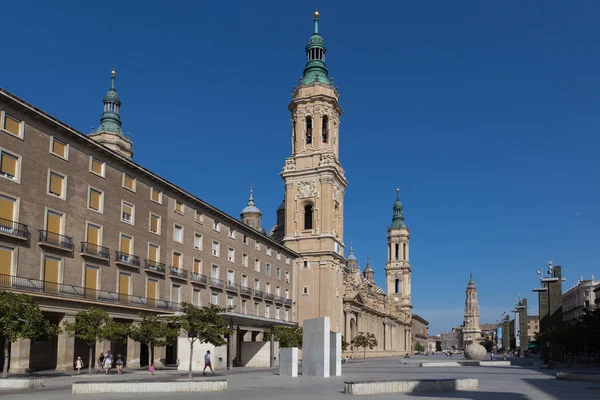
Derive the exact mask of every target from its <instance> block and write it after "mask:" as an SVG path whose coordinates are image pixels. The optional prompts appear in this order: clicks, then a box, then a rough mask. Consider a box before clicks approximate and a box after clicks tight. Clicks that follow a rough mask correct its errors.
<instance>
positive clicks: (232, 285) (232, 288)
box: [227, 282, 240, 293]
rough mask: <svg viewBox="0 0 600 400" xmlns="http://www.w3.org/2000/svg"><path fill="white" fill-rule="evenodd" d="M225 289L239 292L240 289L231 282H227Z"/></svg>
mask: <svg viewBox="0 0 600 400" xmlns="http://www.w3.org/2000/svg"><path fill="white" fill-rule="evenodd" d="M227 290H229V291H230V292H236V293H237V292H239V291H240V286H239V285H236V284H235V283H233V282H227Z"/></svg>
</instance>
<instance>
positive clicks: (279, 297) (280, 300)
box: [275, 296, 285, 304]
mask: <svg viewBox="0 0 600 400" xmlns="http://www.w3.org/2000/svg"><path fill="white" fill-rule="evenodd" d="M275 301H276V302H277V303H281V304H283V303H285V298H284V297H281V296H276V297H275Z"/></svg>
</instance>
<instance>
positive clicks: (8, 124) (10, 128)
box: [2, 113, 23, 137]
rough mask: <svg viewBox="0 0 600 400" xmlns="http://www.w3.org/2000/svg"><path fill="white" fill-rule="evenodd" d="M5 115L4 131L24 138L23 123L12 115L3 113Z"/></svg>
mask: <svg viewBox="0 0 600 400" xmlns="http://www.w3.org/2000/svg"><path fill="white" fill-rule="evenodd" d="M3 115H4V119H3V123H2V130H4V131H6V132H8V133H11V134H13V135H15V136H18V137H22V136H23V130H22V121H21V120H19V119H17V118H15V117H12V116H10V115H8V114H7V113H3Z"/></svg>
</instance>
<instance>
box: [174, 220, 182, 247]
mask: <svg viewBox="0 0 600 400" xmlns="http://www.w3.org/2000/svg"><path fill="white" fill-rule="evenodd" d="M173 240H174V241H176V242H179V243H183V227H182V226H180V225H177V224H174V225H173Z"/></svg>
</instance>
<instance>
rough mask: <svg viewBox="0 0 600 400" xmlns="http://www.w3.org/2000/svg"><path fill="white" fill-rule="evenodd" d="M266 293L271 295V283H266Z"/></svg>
mask: <svg viewBox="0 0 600 400" xmlns="http://www.w3.org/2000/svg"><path fill="white" fill-rule="evenodd" d="M265 292H266V293H269V294H270V293H271V283H270V282H267V283H265Z"/></svg>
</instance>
